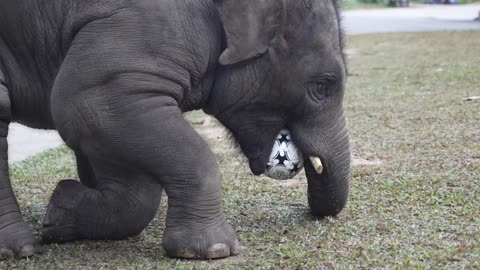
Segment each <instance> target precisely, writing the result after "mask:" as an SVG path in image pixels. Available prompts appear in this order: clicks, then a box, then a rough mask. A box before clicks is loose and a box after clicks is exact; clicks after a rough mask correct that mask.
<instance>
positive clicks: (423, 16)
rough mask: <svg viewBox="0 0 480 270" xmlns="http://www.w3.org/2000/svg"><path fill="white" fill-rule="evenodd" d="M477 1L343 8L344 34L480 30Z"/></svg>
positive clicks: (479, 9)
mask: <svg viewBox="0 0 480 270" xmlns="http://www.w3.org/2000/svg"><path fill="white" fill-rule="evenodd" d="M479 12H480V4H473V5H415V6H413V7H411V8H386V9H371V10H349V11H345V12H343V17H344V21H343V24H344V27H345V31H346V33H347V34H366V33H384V32H430V31H457V30H480V21H474V19H475V18H476V17H478V16H479Z"/></svg>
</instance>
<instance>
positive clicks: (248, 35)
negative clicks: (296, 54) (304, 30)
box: [214, 0, 286, 65]
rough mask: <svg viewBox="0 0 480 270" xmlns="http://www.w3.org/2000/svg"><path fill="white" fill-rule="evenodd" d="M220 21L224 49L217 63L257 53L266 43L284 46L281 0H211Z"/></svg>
mask: <svg viewBox="0 0 480 270" xmlns="http://www.w3.org/2000/svg"><path fill="white" fill-rule="evenodd" d="M214 3H215V5H216V6H217V9H218V11H219V12H220V16H221V18H222V21H223V26H224V29H225V33H226V37H227V49H226V50H225V51H224V52H223V53H222V54H221V55H220V60H219V61H220V64H222V65H231V64H235V63H238V62H241V61H245V60H248V59H251V58H254V57H258V56H260V55H262V54H264V53H266V52H267V51H268V49H269V48H270V47H279V46H281V47H285V46H286V41H285V39H284V38H283V35H282V34H283V26H284V20H285V8H284V4H283V0H214Z"/></svg>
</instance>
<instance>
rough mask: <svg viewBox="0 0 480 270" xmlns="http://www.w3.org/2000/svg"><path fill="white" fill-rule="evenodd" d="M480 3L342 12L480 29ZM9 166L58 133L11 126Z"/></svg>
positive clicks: (361, 29) (353, 17) (422, 26)
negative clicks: (479, 16)
mask: <svg viewBox="0 0 480 270" xmlns="http://www.w3.org/2000/svg"><path fill="white" fill-rule="evenodd" d="M479 11H480V4H476V5H462V6H444V5H436V6H423V5H418V6H414V7H411V8H388V9H372V10H352V11H345V12H344V13H343V17H344V26H345V30H346V33H347V34H365V33H380V32H425V31H444V30H473V29H476V30H480V22H479V21H473V19H474V18H475V17H477V16H478V12H479ZM8 143H9V161H10V163H12V162H15V161H20V160H23V159H25V158H27V157H29V156H32V155H35V154H37V153H40V152H42V151H45V150H47V149H50V148H54V147H57V146H59V145H61V144H62V143H63V142H62V140H61V139H60V137H59V136H58V134H57V133H56V132H53V131H43V130H41V131H39V130H32V129H29V128H27V127H24V126H22V125H19V124H12V125H10V133H9V136H8Z"/></svg>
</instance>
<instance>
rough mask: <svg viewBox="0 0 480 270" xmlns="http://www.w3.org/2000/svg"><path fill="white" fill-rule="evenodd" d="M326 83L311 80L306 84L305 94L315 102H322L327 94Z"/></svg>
mask: <svg viewBox="0 0 480 270" xmlns="http://www.w3.org/2000/svg"><path fill="white" fill-rule="evenodd" d="M327 90H328V83H325V82H311V83H308V85H307V95H308V96H309V97H310V99H312V100H313V101H315V102H322V101H323V100H325V99H326V98H327V97H328V96H329V94H328V91H327Z"/></svg>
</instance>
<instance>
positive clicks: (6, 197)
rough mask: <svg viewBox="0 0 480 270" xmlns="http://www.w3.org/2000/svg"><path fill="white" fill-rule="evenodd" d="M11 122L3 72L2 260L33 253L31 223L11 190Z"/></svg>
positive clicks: (0, 162)
mask: <svg viewBox="0 0 480 270" xmlns="http://www.w3.org/2000/svg"><path fill="white" fill-rule="evenodd" d="M9 122H10V99H9V96H8V90H7V88H6V87H5V86H4V85H3V84H2V74H1V71H0V259H6V258H8V257H13V256H14V255H19V256H21V257H28V256H32V255H33V244H34V237H33V233H32V231H31V230H30V227H29V226H28V224H26V223H25V222H24V221H23V218H22V214H21V213H20V209H19V207H18V203H17V199H16V198H15V195H14V193H13V190H12V186H11V183H10V178H9V173H8V154H7V152H8V151H7V150H8V143H7V134H8V125H9Z"/></svg>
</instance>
